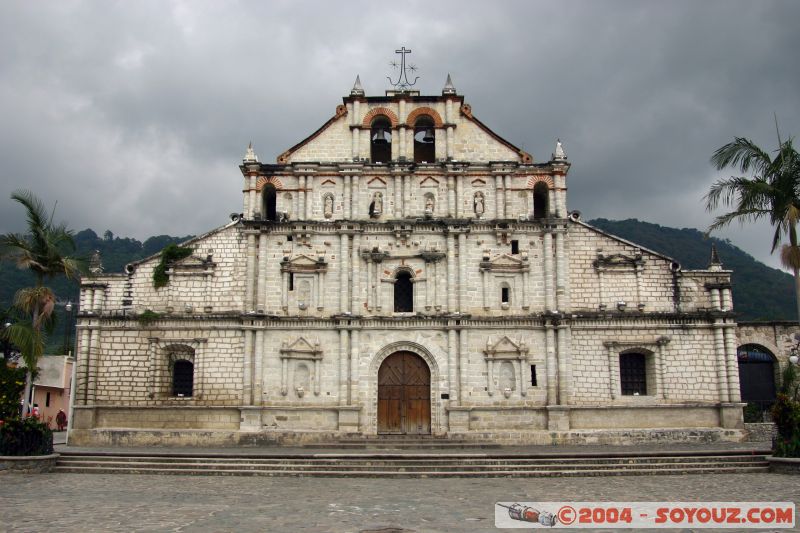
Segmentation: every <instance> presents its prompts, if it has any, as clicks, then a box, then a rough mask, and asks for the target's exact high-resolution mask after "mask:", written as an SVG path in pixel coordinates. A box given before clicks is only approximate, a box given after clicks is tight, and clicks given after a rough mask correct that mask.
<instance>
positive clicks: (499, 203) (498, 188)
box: [494, 176, 506, 219]
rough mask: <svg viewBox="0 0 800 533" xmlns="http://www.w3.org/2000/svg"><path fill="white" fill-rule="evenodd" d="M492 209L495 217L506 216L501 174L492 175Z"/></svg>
mask: <svg viewBox="0 0 800 533" xmlns="http://www.w3.org/2000/svg"><path fill="white" fill-rule="evenodd" d="M494 210H495V216H494V217H495V218H497V219H500V218H506V215H505V199H504V194H503V176H495V177H494Z"/></svg>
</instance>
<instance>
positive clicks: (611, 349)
mask: <svg viewBox="0 0 800 533" xmlns="http://www.w3.org/2000/svg"><path fill="white" fill-rule="evenodd" d="M606 351H607V352H608V385H609V388H610V391H609V392H610V393H611V399H612V400H616V399H617V398H618V397H619V394H620V386H619V360H618V359H617V349H616V346H615V345H614V343H612V342H609V343H606Z"/></svg>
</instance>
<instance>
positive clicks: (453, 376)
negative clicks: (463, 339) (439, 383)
mask: <svg viewBox="0 0 800 533" xmlns="http://www.w3.org/2000/svg"><path fill="white" fill-rule="evenodd" d="M457 372H458V334H457V333H456V330H455V329H451V330H449V331H448V332H447V390H448V392H449V393H450V405H458V386H457V382H456V380H457V379H458V373H457Z"/></svg>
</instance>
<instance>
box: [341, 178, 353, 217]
mask: <svg viewBox="0 0 800 533" xmlns="http://www.w3.org/2000/svg"><path fill="white" fill-rule="evenodd" d="M350 179H351V178H350V176H344V202H343V204H344V205H343V206H342V210H343V211H344V213H343V216H344V219H345V220H350V203H351V201H352V197H351V196H350Z"/></svg>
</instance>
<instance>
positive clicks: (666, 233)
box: [589, 218, 797, 321]
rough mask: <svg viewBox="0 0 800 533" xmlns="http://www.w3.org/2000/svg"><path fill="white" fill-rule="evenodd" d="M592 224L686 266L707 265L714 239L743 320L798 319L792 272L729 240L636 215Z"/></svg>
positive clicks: (595, 221) (697, 266) (735, 305)
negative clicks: (642, 218)
mask: <svg viewBox="0 0 800 533" xmlns="http://www.w3.org/2000/svg"><path fill="white" fill-rule="evenodd" d="M589 224H590V225H592V226H595V227H597V228H599V229H601V230H603V231H605V232H608V233H611V234H612V235H617V236H618V237H622V238H623V239H625V240H628V241H632V242H634V243H636V244H639V245H641V246H644V247H645V248H649V249H651V250H654V251H656V252H660V253H662V254H664V255H668V256H669V257H672V258H673V259H676V260H677V261H678V262H679V263H680V264H681V265H682V266H683V268H684V269H693V268H706V267H707V266H708V261H709V259H710V257H711V243H712V242H713V243H715V244H716V245H717V252H719V257H720V260H721V261H722V265H723V267H724V268H726V269H730V270H733V278H732V280H731V282H732V284H733V306H734V310H735V311H736V312H737V314H738V315H739V320H742V321H746V320H796V319H797V317H796V310H795V301H794V280H793V279H792V276H791V275H789V274H787V273H786V272H783V271H781V270H778V269H775V268H771V267H768V266H767V265H765V264H763V263H760V262H759V261H756V260H755V259H754V258H753V257H752V256H751V255H749V254H747V253H745V252H743V251H742V250H740V249H739V248H737V247H736V246H734V245H732V244H731V243H730V242H729V241H727V240H720V239H716V238H713V237H712V238H706V237H705V235H704V234H703V233H702V232H701V231H698V230H696V229H692V228H684V229H676V228H667V227H664V226H659V225H658V224H651V223H649V222H641V221H639V220H636V219H628V220H606V219H604V218H598V219H595V220H591V221H589Z"/></svg>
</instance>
